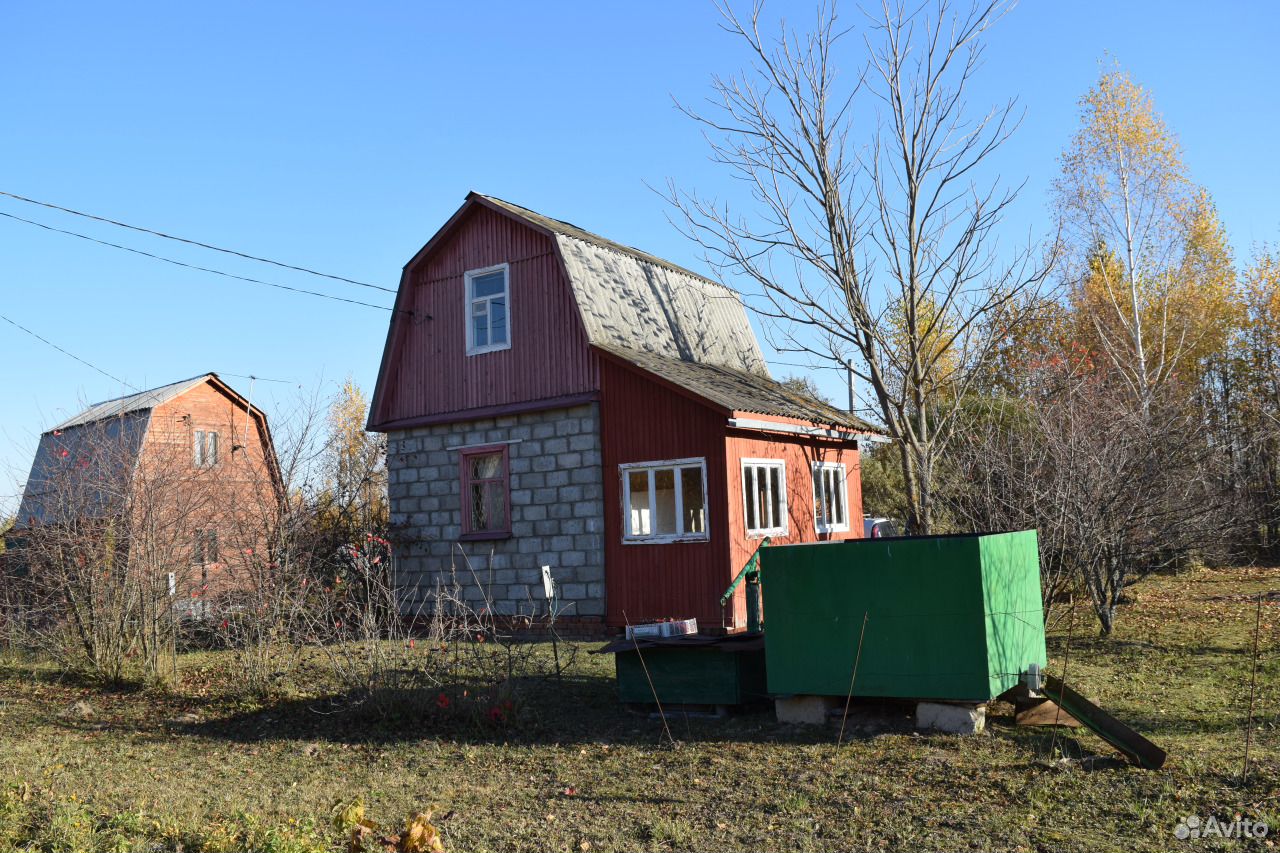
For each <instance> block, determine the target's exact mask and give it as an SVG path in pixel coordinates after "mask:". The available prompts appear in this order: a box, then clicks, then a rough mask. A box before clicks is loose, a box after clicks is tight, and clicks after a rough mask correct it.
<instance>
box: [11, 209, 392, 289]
mask: <svg viewBox="0 0 1280 853" xmlns="http://www.w3.org/2000/svg"><path fill="white" fill-rule="evenodd" d="M0 194H6V193H3V192H0ZM0 216H3V217H5V218H6V219H13V220H15V221H17V222H25V223H26V224H27V225H34V226H35V227H37V228H43V229H44V230H46V231H53V232H55V233H58V234H66V235H67V236H68V237H78V238H80V239H81V240H88V241H89V242H90V243H97V244H98V245H101V246H110V247H111V248H113V249H120V250H122V251H125V252H132V253H133V254H135V255H142V256H143V257H144V258H152V259H153V260H157V261H164V262H165V263H166V264H173V265H174V266H178V267H185V268H187V269H191V270H199V271H200V272H207V273H212V274H213V275H220V276H223V277H224V278H234V279H236V280H237V281H247V282H249V283H251V284H262V285H265V286H267V287H274V288H276V289H277V290H288V291H290V292H292V293H305V294H307V295H308V296H318V297H320V298H321V299H332V300H333V301H335V302H346V303H347V304H349V305H363V306H364V307H365V308H376V309H378V310H379V311H392V312H393V313H394V311H395V309H393V308H388V307H387V306H385V305H375V304H373V303H372V302H361V301H360V300H358V299H348V298H346V297H345V296H333V295H331V294H328V293H321V292H320V291H318V290H306V289H304V288H301V287H290V286H289V285H287V284H276V283H275V282H270V281H263V280H262V279H258V278H250V277H249V276H245V275H236V274H235V273H229V272H223V271H222V270H215V269H211V268H209V267H202V266H198V265H196V264H188V263H186V262H184V261H177V260H174V259H173V258H166V257H165V256H163V255H155V254H152V253H151V252H144V251H142V250H141V249H134V248H131V247H129V246H122V245H120V244H119V243H112V242H109V241H107V240H99V239H98V238H96V237H90V236H88V235H86V234H80V233H78V232H75V231H67V230H66V229H64V228H54V227H53V226H52V225H45V224H44V223H42V222H36V221H35V220H32V219H23V218H22V217H21V216H15V215H13V214H12V213H5V212H4V211H0ZM408 313H412V312H408Z"/></svg>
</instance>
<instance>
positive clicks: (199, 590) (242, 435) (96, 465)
mask: <svg viewBox="0 0 1280 853" xmlns="http://www.w3.org/2000/svg"><path fill="white" fill-rule="evenodd" d="M282 499H283V494H282V485H281V480H280V472H279V467H278V463H277V461H276V457H275V451H274V448H273V445H272V442H271V433H270V430H269V429H268V426H267V419H266V416H265V415H264V414H263V413H262V412H261V411H260V410H258V409H257V408H256V407H254V406H253V405H252V404H251V403H250V402H249V401H248V400H247V399H245V398H244V397H243V396H241V395H240V394H238V393H237V392H236V391H235V390H233V389H232V388H231V387H230V386H228V385H227V384H226V383H224V382H223V381H222V380H221V379H219V378H218V376H217V374H214V373H207V374H204V375H201V376H197V377H193V378H191V379H186V380H183V381H181V382H175V383H173V384H170V385H165V386H162V387H159V388H153V389H151V390H148V391H142V392H139V393H136V394H131V395H128V396H125V397H120V398H118V399H114V400H107V401H105V402H102V403H96V404H94V405H92V406H90V407H89V408H87V409H85V410H84V411H83V412H81V413H79V414H78V415H76V416H75V417H72V418H69V419H67V420H66V421H63V422H62V423H60V424H58V425H57V426H55V427H53V428H52V429H50V430H49V431H47V432H45V433H44V434H43V435H41V437H40V443H39V445H38V446H37V448H36V455H35V459H34V461H33V462H32V465H31V473H30V475H29V476H28V477H27V482H26V485H25V487H24V490H23V496H22V503H21V504H20V506H19V509H18V514H17V518H16V523H15V526H14V530H13V532H12V534H11V536H12V539H13V541H14V543H15V544H16V545H17V551H18V553H19V554H20V553H21V552H22V547H23V540H24V538H28V537H30V535H31V533H32V532H33V531H34V530H36V529H37V528H39V527H41V526H58V525H63V526H67V525H70V524H71V523H72V522H75V523H77V524H78V525H79V526H80V527H81V529H88V530H92V529H94V526H93V524H85V522H86V521H93V522H102V523H104V524H105V523H110V522H112V520H113V519H114V520H116V524H115V527H116V528H117V529H119V530H124V531H128V534H127V536H128V539H129V541H127V542H126V543H123V544H124V545H125V547H130V548H132V547H137V546H138V545H139V544H141V540H142V539H143V538H147V539H148V542H147V543H146V544H147V545H148V546H151V547H153V548H156V547H159V548H162V549H164V550H165V551H166V552H170V553H169V554H167V555H166V556H164V557H163V558H162V559H163V560H164V561H166V562H168V563H169V565H168V566H166V569H167V571H166V573H167V574H168V576H169V578H168V583H169V587H170V589H169V591H170V594H171V595H173V596H174V597H175V599H176V600H177V601H179V602H186V604H185V605H184V606H185V607H186V609H192V606H194V605H192V602H191V599H193V598H194V599H197V600H198V601H199V600H207V599H208V598H209V597H210V596H212V595H214V594H217V593H221V592H227V591H230V590H231V589H232V588H234V587H235V586H236V585H237V584H241V583H244V582H245V580H244V579H243V578H242V577H239V576H237V574H236V570H235V569H234V568H233V567H234V566H236V565H239V564H242V563H243V562H244V561H243V560H242V559H238V558H239V557H243V556H244V554H245V553H247V552H248V551H252V550H254V549H256V548H259V547H260V545H261V543H262V541H263V535H264V532H265V531H266V530H267V529H268V528H269V527H270V526H271V525H272V524H273V523H274V520H275V519H277V518H278V515H277V513H278V511H279V508H280V506H281V504H280V502H281V500H282ZM123 515H128V516H129V519H128V520H127V521H122V520H121V517H122V516H123ZM144 516H145V517H144ZM32 538H34V537H32ZM157 540H159V541H157ZM150 562H151V563H152V564H153V565H154V564H155V562H156V561H155V560H152V561H150ZM196 609H197V610H198V609H199V608H198V607H196Z"/></svg>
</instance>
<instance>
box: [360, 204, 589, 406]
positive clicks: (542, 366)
mask: <svg viewBox="0 0 1280 853" xmlns="http://www.w3.org/2000/svg"><path fill="white" fill-rule="evenodd" d="M500 263H507V264H510V280H509V288H510V289H509V294H510V296H509V316H510V320H511V329H510V333H511V347H510V349H506V350H500V351H497V352H490V353H484V354H481V355H474V356H468V355H467V354H466V326H465V320H466V310H467V306H466V294H465V285H464V281H463V275H464V273H466V272H467V271H468V270H474V269H482V268H484V267H489V266H493V265H495V264H500ZM401 286H402V287H407V288H411V292H410V293H409V294H402V295H401V298H400V300H398V302H399V304H400V306H401V307H402V308H403V309H405V310H411V311H413V312H414V313H413V314H412V315H407V314H401V315H398V316H397V317H396V319H395V322H396V323H397V324H398V328H397V329H395V330H394V331H393V333H392V335H391V336H390V341H391V346H392V348H393V349H392V351H391V352H389V353H388V354H387V373H386V376H384V377H382V381H383V382H384V383H385V386H386V387H385V388H382V389H380V394H379V400H378V410H377V411H376V412H374V417H373V423H374V425H375V426H381V425H385V424H391V423H395V422H397V421H406V420H411V419H414V418H424V417H431V416H436V415H442V414H445V413H449V412H465V411H466V410H470V409H477V408H483V407H494V406H504V405H511V404H518V403H525V402H529V401H534V400H543V399H548V398H554V397H565V396H568V395H574V394H582V393H587V392H592V391H595V390H596V388H597V387H598V375H597V368H596V359H595V357H594V355H593V354H592V353H591V351H590V348H589V347H588V346H587V340H586V334H585V332H584V331H583V328H582V320H581V316H580V315H579V313H578V310H577V307H576V306H575V304H574V301H573V293H572V289H571V288H570V286H569V282H568V281H567V280H566V278H565V274H564V270H563V267H562V266H561V263H560V260H559V257H558V256H557V254H556V248H555V243H554V241H553V240H552V238H551V237H549V236H548V235H546V234H544V233H542V232H540V231H537V230H535V229H533V228H531V227H529V226H528V225H525V224H522V223H520V222H517V221H516V220H514V219H512V218H511V217H509V216H505V215H503V214H500V213H497V212H495V211H493V210H490V209H488V208H485V207H481V206H478V205H477V206H475V207H472V208H471V209H470V210H469V211H468V212H467V213H465V214H464V216H463V218H462V219H461V221H459V222H458V223H457V226H456V228H454V229H453V232H452V233H451V234H449V235H448V236H447V237H445V239H443V240H442V241H441V242H440V244H439V245H437V246H434V247H432V248H431V250H430V251H429V252H427V253H426V254H425V255H424V256H423V257H420V258H418V259H417V260H415V261H414V262H413V263H412V264H411V265H410V267H409V268H408V269H407V270H406V273H405V277H404V282H403V284H402V285H401Z"/></svg>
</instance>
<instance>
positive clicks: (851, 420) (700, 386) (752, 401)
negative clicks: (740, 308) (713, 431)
mask: <svg viewBox="0 0 1280 853" xmlns="http://www.w3.org/2000/svg"><path fill="white" fill-rule="evenodd" d="M600 349H602V350H604V351H605V352H607V353H611V354H613V355H614V356H617V357H618V358H621V359H623V360H625V361H627V362H628V363H630V364H634V365H635V366H637V367H639V368H641V369H642V370H647V371H648V372H650V373H652V374H654V375H655V376H660V377H662V378H663V379H665V380H667V381H668V382H672V383H674V384H676V385H679V386H680V387H681V388H684V389H685V390H687V391H691V392H693V393H694V394H697V395H698V396H699V397H703V398H705V399H707V400H710V401H711V402H713V403H717V404H719V405H721V406H724V407H725V408H726V409H729V410H730V411H736V412H756V413H759V414H764V415H775V416H778V417H787V418H798V419H800V420H805V421H810V422H812V423H818V424H828V425H836V426H846V427H850V428H852V429H856V430H859V431H862V432H878V430H876V428H875V427H873V426H871V425H870V424H868V423H867V422H866V421H864V420H862V419H861V418H858V417H856V416H854V415H852V414H850V413H849V412H846V411H843V410H841V409H837V408H835V407H834V406H829V405H827V404H826V403H823V402H822V401H820V400H814V399H812V398H810V397H806V396H804V395H801V394H797V393H796V392H794V391H792V390H791V389H789V388H787V387H786V386H785V385H782V384H780V383H778V382H774V381H773V380H772V379H769V378H767V377H765V376H760V375H759V374H756V373H747V372H745V371H742V370H734V369H733V368H728V367H722V366H719V365H714V364H704V363H700V362H692V361H681V360H679V359H674V358H667V357H666V356H661V355H654V354H653V353H649V352H637V351H636V350H632V349H625V348H623V347H613V346H601V347H600Z"/></svg>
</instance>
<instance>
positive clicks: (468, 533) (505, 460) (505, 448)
mask: <svg viewBox="0 0 1280 853" xmlns="http://www.w3.org/2000/svg"><path fill="white" fill-rule="evenodd" d="M509 451H510V446H509V445H506V444H487V445H484V446H483V447H468V448H467V449H466V450H461V451H459V453H458V461H459V466H458V467H459V468H460V469H461V472H462V493H461V496H460V497H461V500H460V502H459V503H460V506H459V509H460V514H461V516H462V538H463V539H506V538H509V537H510V536H511V459H510V454H509ZM492 454H498V455H499V456H500V457H501V461H500V463H499V469H498V476H496V477H487V478H484V479H479V480H473V479H472V478H471V460H472V459H473V458H475V457H477V456H490V455H492ZM477 484H489V485H491V486H494V487H497V488H498V489H499V490H500V493H501V495H502V509H503V512H502V517H503V526H502V527H500V528H499V527H494V528H485V529H482V530H476V529H474V528H473V527H472V526H471V521H472V520H471V487H472V486H473V485H477Z"/></svg>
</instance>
